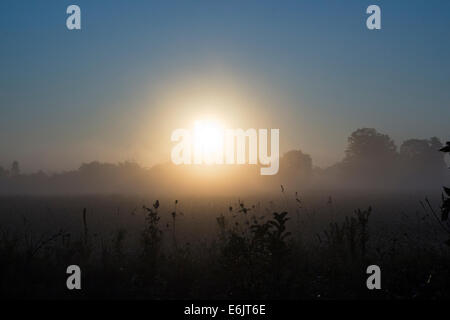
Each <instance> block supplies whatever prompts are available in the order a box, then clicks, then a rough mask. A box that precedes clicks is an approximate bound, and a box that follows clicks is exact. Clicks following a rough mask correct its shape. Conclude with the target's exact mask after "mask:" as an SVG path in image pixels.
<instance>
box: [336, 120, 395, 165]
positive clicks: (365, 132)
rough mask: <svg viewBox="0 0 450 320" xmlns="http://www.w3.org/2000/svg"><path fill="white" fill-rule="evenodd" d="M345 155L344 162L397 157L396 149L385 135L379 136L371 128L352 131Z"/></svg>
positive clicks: (379, 134)
mask: <svg viewBox="0 0 450 320" xmlns="http://www.w3.org/2000/svg"><path fill="white" fill-rule="evenodd" d="M345 154H346V156H345V159H344V161H346V162H355V161H357V162H358V161H366V160H373V159H389V160H391V159H392V158H395V157H396V155H397V147H396V146H395V143H394V141H393V140H392V139H391V138H390V137H389V136H388V135H387V134H381V133H379V132H377V130H375V129H373V128H362V129H358V130H356V131H354V132H353V133H352V134H351V135H350V137H349V138H348V147H347V150H346V151H345Z"/></svg>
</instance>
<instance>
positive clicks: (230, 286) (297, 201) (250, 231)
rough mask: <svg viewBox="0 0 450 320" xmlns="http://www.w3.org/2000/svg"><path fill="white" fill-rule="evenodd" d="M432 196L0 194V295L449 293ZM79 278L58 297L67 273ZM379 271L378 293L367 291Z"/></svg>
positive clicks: (447, 256) (449, 272)
mask: <svg viewBox="0 0 450 320" xmlns="http://www.w3.org/2000/svg"><path fill="white" fill-rule="evenodd" d="M439 205H440V198H439V193H438V192H436V191H430V192H403V193H402V192H398V193H389V194H387V193H377V192H372V193H369V192H359V193H358V192H340V193H336V192H334V193H332V192H329V193H324V192H320V193H319V192H309V193H305V194H296V193H295V192H294V191H290V190H285V189H284V188H281V190H280V192H279V193H278V194H276V195H273V194H272V195H266V196H251V197H250V196H249V197H243V198H241V199H239V198H219V197H216V198H210V197H209V198H207V197H205V198H202V197H197V198H194V197H187V198H179V199H173V198H159V199H155V198H153V197H152V196H151V195H139V196H138V195H136V196H130V195H128V196H125V195H109V196H106V195H97V196H94V195H91V196H70V197H69V196H39V197H33V196H7V197H6V196H4V197H1V198H0V295H1V296H3V297H8V298H14V297H26V298H63V299H72V298H76V299H84V298H127V299H128V298H129V299H157V300H159V299H241V298H242V299H259V298H261V299H410V298H419V299H435V298H438V299H439V298H449V297H450V247H449V246H448V244H447V243H448V238H449V235H448V234H447V233H446V232H445V231H444V228H443V226H442V225H440V223H441V222H439V219H436V218H437V217H436V216H435V215H436V214H437V213H438V212H439V209H438V208H439ZM72 264H75V265H78V266H80V268H81V270H82V290H72V291H70V290H67V288H66V279H67V277H68V275H67V274H66V268H67V266H69V265H72ZM371 264H376V265H378V266H380V268H381V274H382V278H381V279H382V288H381V290H368V289H367V287H366V279H367V277H368V275H367V274H366V268H367V266H369V265H371Z"/></svg>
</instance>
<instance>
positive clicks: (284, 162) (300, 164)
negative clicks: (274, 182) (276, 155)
mask: <svg viewBox="0 0 450 320" xmlns="http://www.w3.org/2000/svg"><path fill="white" fill-rule="evenodd" d="M311 174H312V159H311V156H310V155H308V154H305V153H303V152H302V151H300V150H291V151H288V152H286V153H285V154H284V155H283V157H281V159H280V178H281V181H280V183H283V184H287V185H290V182H293V183H294V184H295V183H298V182H300V183H305V182H307V181H308V180H309V178H310V177H311Z"/></svg>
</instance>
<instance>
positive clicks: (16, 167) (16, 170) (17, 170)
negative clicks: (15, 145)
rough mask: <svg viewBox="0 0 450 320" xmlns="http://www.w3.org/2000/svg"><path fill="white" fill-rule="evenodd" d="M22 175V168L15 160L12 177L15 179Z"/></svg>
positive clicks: (12, 166)
mask: <svg viewBox="0 0 450 320" xmlns="http://www.w3.org/2000/svg"><path fill="white" fill-rule="evenodd" d="M18 175H20V166H19V162H18V161H17V160H15V161H14V162H13V163H12V165H11V176H13V177H15V176H18Z"/></svg>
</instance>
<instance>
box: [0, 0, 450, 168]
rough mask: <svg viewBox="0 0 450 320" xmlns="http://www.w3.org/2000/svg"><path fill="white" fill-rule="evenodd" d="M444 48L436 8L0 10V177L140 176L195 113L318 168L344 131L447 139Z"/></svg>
mask: <svg viewBox="0 0 450 320" xmlns="http://www.w3.org/2000/svg"><path fill="white" fill-rule="evenodd" d="M70 4H78V5H79V6H80V7H81V12H82V30H81V31H69V30H67V29H66V26H65V20H66V17H67V14H66V13H65V11H66V8H67V6H68V5H70ZM370 4H378V5H380V7H381V10H382V30H380V31H369V30H367V28H366V26H365V20H366V17H367V15H366V13H365V9H366V8H367V6H368V5H370ZM449 39H450V1H375V0H373V1H364V0H358V1H356V0H355V1H308V2H306V1H261V0H259V1H242V0H241V1H211V0H209V1H92V0H89V1H81V0H77V1H62V0H57V1H56V0H55V1H10V0H2V1H1V2H0V41H1V42H0V43H1V44H0V46H1V47H0V48H1V50H0V70H1V72H0V148H1V149H0V150H1V152H0V165H3V166H9V163H10V162H12V161H13V160H15V159H17V160H19V162H20V163H21V166H22V168H23V171H34V170H38V169H43V170H45V171H59V170H66V169H75V168H77V167H78V166H79V165H80V164H81V162H84V161H91V160H100V161H111V162H116V161H124V160H136V161H138V162H139V163H141V164H143V165H145V166H150V165H152V164H155V163H158V162H160V161H166V160H168V159H169V156H170V155H169V152H170V148H171V146H172V145H171V143H170V132H171V130H173V129H175V128H177V127H180V126H181V127H183V126H188V125H189V123H190V122H191V121H192V120H193V119H195V117H197V116H198V115H201V114H204V113H205V112H211V113H214V114H216V115H219V117H223V118H224V119H226V123H227V124H228V125H230V126H231V127H242V128H249V127H255V126H259V127H261V128H279V129H280V139H281V141H280V143H281V146H282V151H287V150H289V149H292V148H300V149H302V150H303V151H304V152H306V153H309V154H311V155H312V157H313V162H314V164H316V165H320V166H325V165H329V164H332V163H333V162H335V161H338V160H340V159H341V158H342V157H343V155H344V149H345V146H346V139H347V137H348V135H349V134H350V133H351V132H352V131H353V130H355V129H357V128H360V127H374V128H376V129H378V130H379V131H381V132H383V133H387V134H389V135H390V136H391V137H392V138H393V139H394V140H395V141H396V143H397V145H399V144H400V143H401V142H402V141H403V140H405V139H408V138H428V137H431V136H438V137H439V138H441V139H442V140H446V139H447V140H448V139H450V130H449V125H448V120H449V119H450V59H449V57H450V41H449ZM208 108H209V109H210V110H208Z"/></svg>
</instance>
